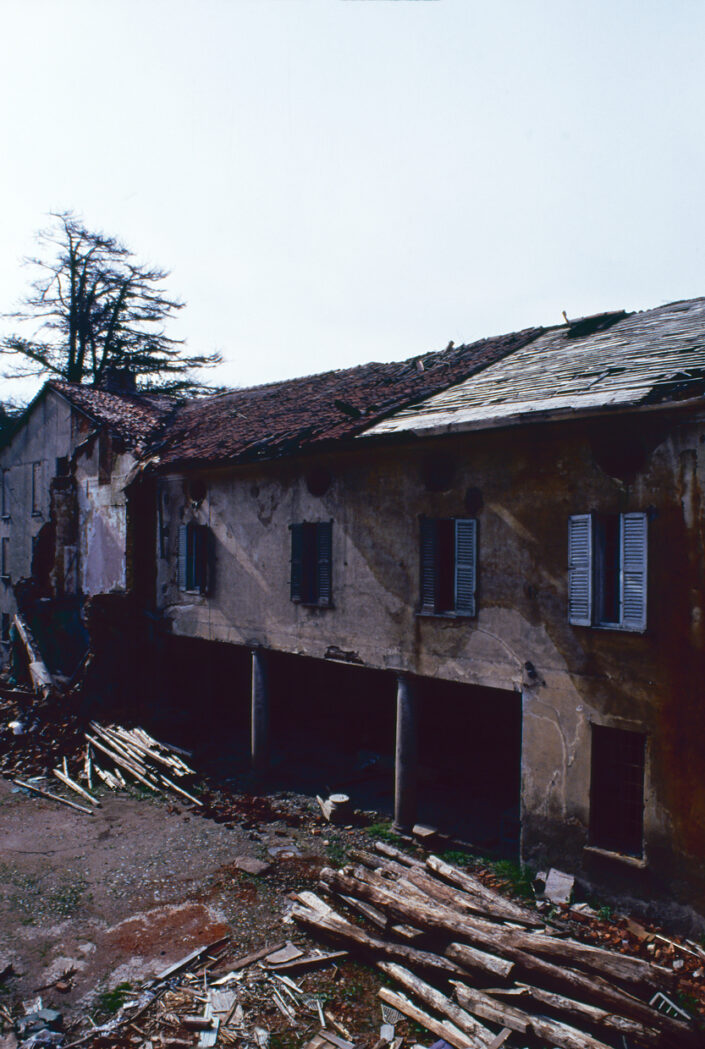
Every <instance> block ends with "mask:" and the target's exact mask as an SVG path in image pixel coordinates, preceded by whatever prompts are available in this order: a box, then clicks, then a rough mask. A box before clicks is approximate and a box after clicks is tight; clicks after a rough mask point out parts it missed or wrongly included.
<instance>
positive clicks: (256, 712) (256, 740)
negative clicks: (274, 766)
mask: <svg viewBox="0 0 705 1049" xmlns="http://www.w3.org/2000/svg"><path fill="white" fill-rule="evenodd" d="M267 669H268V667H267V652H266V650H265V649H263V648H253V649H252V693H251V695H252V701H251V707H250V755H251V758H252V768H253V770H254V771H255V772H259V773H264V772H265V771H266V770H267V767H268V765H269V682H268V674H267Z"/></svg>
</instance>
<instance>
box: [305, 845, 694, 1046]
mask: <svg viewBox="0 0 705 1049" xmlns="http://www.w3.org/2000/svg"><path fill="white" fill-rule="evenodd" d="M375 849H376V851H375V852H374V853H371V852H367V851H363V850H354V851H353V852H351V854H350V857H351V859H352V860H353V861H354V863H353V864H352V865H349V866H347V867H345V868H343V869H341V870H332V869H330V868H324V870H323V871H322V872H321V881H320V888H321V890H322V893H323V895H325V897H326V898H325V899H323V898H322V897H321V896H319V895H316V894H314V893H300V894H299V897H298V902H297V904H296V905H295V907H294V911H293V917H294V919H295V920H296V921H297V922H298V923H299V924H300V925H302V926H303V927H304V928H306V929H307V930H308V931H309V932H310V933H312V934H314V935H316V936H318V937H321V938H323V939H325V940H326V941H328V942H331V943H333V944H335V945H336V946H338V947H342V948H346V949H348V950H350V951H356V952H357V953H358V954H360V955H362V956H363V957H365V958H366V959H367V960H369V961H371V962H373V963H374V964H375V965H377V966H378V968H379V969H380V970H381V971H382V972H383V973H385V975H386V976H387V977H389V978H390V979H391V980H392V981H393V983H394V984H395V985H397V988H398V989H395V990H390V989H389V988H388V987H383V988H382V989H381V991H380V997H381V998H382V1000H383V1001H384V1002H386V1003H387V1004H388V1005H390V1006H392V1007H393V1008H395V1009H397V1010H398V1011H399V1012H400V1013H403V1014H404V1015H406V1016H408V1017H410V1018H412V1019H414V1020H415V1021H417V1022H418V1023H421V1024H422V1025H423V1026H424V1027H425V1028H426V1029H427V1030H428V1031H430V1032H432V1033H433V1034H434V1035H436V1036H437V1037H438V1038H442V1039H443V1040H444V1041H446V1042H447V1043H448V1044H449V1045H451V1046H453V1047H454V1049H470V1047H473V1049H474V1047H478V1049H481V1047H489V1046H493V1045H506V1046H507V1047H509V1046H510V1045H514V1046H525V1045H527V1044H529V1045H535V1046H543V1045H549V1046H556V1047H560V1049H607V1047H618V1049H622V1046H623V1045H624V1044H625V1043H626V1044H627V1045H629V1046H641V1047H644V1049H658V1047H668V1049H680V1047H682V1049H688V1047H693V1049H694V1047H695V1046H697V1045H702V1044H703V1042H702V1035H701V1034H700V1033H698V1031H697V1030H696V1029H695V1026H694V1025H693V1024H692V1023H691V1022H689V1021H688V1020H687V1019H685V1017H686V1015H687V1014H681V1015H679V1016H677V1017H674V1016H669V1015H666V1014H664V1013H663V1012H661V1011H659V1010H657V1009H656V1008H654V1007H652V1006H651V1005H650V1004H649V1003H650V1002H651V1001H652V1000H654V998H655V996H657V995H666V996H668V995H669V993H673V990H674V987H675V979H676V977H675V974H674V973H673V972H672V971H671V970H670V969H666V968H664V967H661V966H658V965H655V964H653V963H652V962H649V961H646V960H644V959H641V958H636V957H630V956H626V955H623V954H621V953H619V952H617V951H612V950H607V949H605V948H602V947H597V946H594V945H591V944H586V943H581V942H580V941H578V940H576V939H572V938H570V937H569V936H567V934H566V933H565V931H564V930H562V929H560V928H557V927H555V926H548V925H546V923H545V922H544V921H543V919H542V918H541V917H540V916H539V915H538V914H537V912H536V911H535V910H533V909H530V908H527V907H522V906H519V905H517V904H515V903H512V902H511V901H508V900H507V899H505V898H504V897H503V896H501V895H500V894H499V893H496V892H494V891H493V890H491V889H489V888H488V887H487V886H485V885H484V884H483V883H482V882H481V881H480V880H479V879H477V878H475V877H473V876H472V875H471V874H469V873H467V872H466V871H463V870H461V869H460V868H457V867H454V866H451V865H450V864H447V863H444V862H443V860H442V859H439V858H438V857H436V856H429V857H428V858H427V859H426V861H425V862H423V861H421V860H417V859H413V858H412V857H410V856H407V855H406V854H405V853H403V852H400V851H399V850H397V849H394V848H392V847H390V846H388V845H386V844H384V843H382V842H378V843H376V845H375ZM350 911H352V912H353V914H354V916H355V920H352V919H351V918H350V917H346V913H347V912H350ZM360 915H362V916H364V917H365V919H366V920H367V921H368V922H369V923H370V925H371V926H372V929H371V931H369V932H368V931H365V929H363V928H362V927H361V926H360V924H359V916H360Z"/></svg>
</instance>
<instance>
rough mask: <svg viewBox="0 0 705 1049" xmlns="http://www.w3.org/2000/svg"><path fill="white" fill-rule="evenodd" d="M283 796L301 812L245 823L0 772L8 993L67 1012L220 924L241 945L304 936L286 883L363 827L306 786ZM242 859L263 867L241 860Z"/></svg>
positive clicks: (148, 970)
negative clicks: (54, 795) (95, 800)
mask: <svg viewBox="0 0 705 1049" xmlns="http://www.w3.org/2000/svg"><path fill="white" fill-rule="evenodd" d="M280 803H281V805H282V806H285V807H286V808H287V812H288V813H290V812H292V811H293V810H296V812H297V816H296V818H295V819H291V818H290V819H288V820H287V819H282V820H279V821H275V822H272V823H267V824H266V825H265V824H260V825H259V826H258V825H257V824H256V825H255V827H252V826H250V828H249V829H244V828H243V826H242V825H238V824H235V823H230V824H228V825H226V824H224V823H216V822H214V821H213V820H210V819H206V818H203V817H202V816H200V815H197V814H194V813H192V812H190V811H188V810H184V809H181V808H180V807H178V806H174V805H173V804H170V803H169V802H167V801H165V800H162V799H155V798H151V797H144V798H140V797H137V796H135V795H132V796H129V795H124V794H123V795H112V794H110V793H109V792H106V793H105V794H104V795H103V798H102V807H101V808H100V809H97V810H96V812H95V815H93V816H87V815H84V814H82V813H79V812H74V811H72V810H71V809H68V808H63V807H61V806H59V805H57V804H55V803H54V802H51V801H48V800H44V799H42V798H38V797H30V796H29V795H28V794H27V793H25V792H23V791H19V790H17V788H14V789H13V787H12V785H11V784H10V783H9V782H8V781H6V780H2V779H0V841H1V844H0V970H2V969H3V968H4V967H5V966H6V965H7V964H11V965H12V967H13V970H14V973H15V974H16V975H15V976H14V977H13V978H12V979H11V981H9V982H7V983H6V984H5V991H6V994H7V993H8V991H9V993H11V994H12V996H13V997H16V996H19V997H20V998H21V999H22V1000H28V999H32V998H35V997H36V996H37V994H41V995H42V998H43V1002H44V1005H51V1006H53V1007H55V1008H58V1009H60V1010H61V1011H62V1012H63V1013H64V1016H65V1017H66V1018H67V1020H69V1021H70V1020H71V1018H72V1016H78V1015H79V1014H82V1013H85V1012H86V1011H90V1009H91V1007H92V1006H93V1004H94V1003H95V1002H96V1001H97V1000H98V999H99V997H100V995H101V994H102V993H103V992H105V991H106V990H108V989H110V988H113V987H115V986H117V985H119V984H122V983H128V984H131V985H132V986H134V985H135V984H136V983H137V982H138V981H141V980H143V979H145V978H148V977H151V976H154V975H156V974H157V973H159V972H161V971H162V970H164V969H165V968H166V967H167V966H168V965H170V964H171V963H173V962H175V961H177V960H179V959H180V958H182V957H184V956H185V955H186V954H188V953H189V952H190V951H192V950H194V949H195V948H197V947H200V946H203V945H205V944H208V943H211V942H213V941H214V940H216V939H218V938H219V937H220V936H222V935H225V934H228V935H230V936H232V938H233V943H234V944H235V945H236V946H242V949H243V953H245V952H246V951H247V950H248V949H250V948H251V949H257V948H260V947H262V946H263V945H266V944H268V943H274V942H275V941H280V940H282V939H287V938H291V939H293V940H295V941H296V940H297V939H301V935H302V934H301V933H300V932H299V931H298V930H297V929H296V927H295V926H294V925H293V924H284V925H282V922H283V920H284V919H285V917H286V912H287V910H288V909H290V907H291V901H290V900H289V899H288V893H290V892H292V891H294V890H295V889H301V888H304V887H306V888H309V887H313V886H314V884H315V882H316V880H317V875H318V871H319V870H320V868H321V867H322V866H323V865H324V864H325V863H326V862H327V861H328V859H335V854H336V851H337V850H338V849H340V848H341V847H342V846H341V842H340V839H341V836H345V837H346V844H352V842H351V841H350V840H349V839H350V835H351V834H355V835H356V836H357V834H359V833H360V832H350V831H348V832H346V831H344V830H342V829H337V828H331V829H330V830H329V829H328V828H325V829H324V830H323V832H322V830H321V828H320V827H318V826H316V823H317V822H318V821H317V815H316V814H317V812H318V809H317V806H316V805H315V802H311V800H310V799H307V798H292V797H288V798H287V797H285V798H281V799H280ZM246 822H248V821H246ZM251 822H252V821H249V823H251ZM291 822H299V823H300V824H301V826H299V827H291V826H288V825H287V823H291ZM251 859H255V860H259V861H262V862H266V863H267V864H269V867H268V868H267V869H266V870H265V871H263V872H262V873H261V874H253V873H248V871H247V870H243V869H242V866H247V862H246V861H247V860H251ZM65 974H67V975H66V978H65V979H62V977H63V976H64V975H65ZM57 980H58V981H59V987H60V988H61V990H57V988H56V982H57Z"/></svg>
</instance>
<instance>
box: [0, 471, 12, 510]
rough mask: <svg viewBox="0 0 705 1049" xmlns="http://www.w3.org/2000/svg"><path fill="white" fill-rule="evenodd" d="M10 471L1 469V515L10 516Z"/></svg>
mask: <svg viewBox="0 0 705 1049" xmlns="http://www.w3.org/2000/svg"><path fill="white" fill-rule="evenodd" d="M9 475H10V471H9V470H0V517H3V518H8V517H9V516H10V476H9Z"/></svg>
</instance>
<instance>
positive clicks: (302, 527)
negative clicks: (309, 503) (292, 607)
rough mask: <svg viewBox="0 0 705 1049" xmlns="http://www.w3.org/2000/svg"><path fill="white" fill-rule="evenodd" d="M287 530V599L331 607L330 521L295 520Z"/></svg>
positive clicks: (303, 603) (304, 603)
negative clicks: (288, 562) (289, 535)
mask: <svg viewBox="0 0 705 1049" xmlns="http://www.w3.org/2000/svg"><path fill="white" fill-rule="evenodd" d="M289 531H290V533H291V559H290V576H289V599H290V600H291V601H292V602H293V604H296V605H303V606H304V607H307V608H333V521H332V520H329V521H298V522H296V523H292V524H290V525H289Z"/></svg>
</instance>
